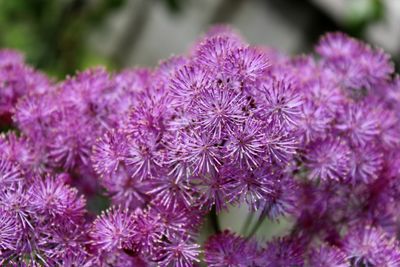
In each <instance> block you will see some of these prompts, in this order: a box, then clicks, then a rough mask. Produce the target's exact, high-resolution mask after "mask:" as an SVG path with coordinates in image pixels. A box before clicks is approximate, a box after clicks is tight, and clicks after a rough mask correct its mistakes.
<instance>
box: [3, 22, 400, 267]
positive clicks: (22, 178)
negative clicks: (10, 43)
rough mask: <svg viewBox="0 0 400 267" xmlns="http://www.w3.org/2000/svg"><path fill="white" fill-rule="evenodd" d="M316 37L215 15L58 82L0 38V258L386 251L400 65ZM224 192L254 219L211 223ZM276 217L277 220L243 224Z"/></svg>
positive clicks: (318, 261)
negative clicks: (237, 227)
mask: <svg viewBox="0 0 400 267" xmlns="http://www.w3.org/2000/svg"><path fill="white" fill-rule="evenodd" d="M315 50H316V53H317V55H313V54H309V55H301V56H294V57H288V56H285V55H282V54H280V53H278V52H276V51H274V50H272V49H269V48H266V47H258V46H251V45H248V44H246V43H245V42H244V40H243V39H242V37H241V36H239V35H238V34H237V33H236V32H235V31H233V30H231V29H230V28H228V27H225V26H217V27H214V28H212V29H211V30H210V31H209V32H208V33H206V34H205V35H204V36H203V37H202V38H201V39H200V40H198V41H197V42H196V44H195V45H194V47H193V48H192V49H191V50H190V53H189V54H188V55H186V56H174V57H171V58H169V59H167V60H165V61H162V62H160V64H159V65H158V66H157V67H156V68H153V69H144V68H136V69H129V70H124V71H122V72H119V73H108V72H107V71H106V70H104V69H101V68H95V69H89V70H87V71H84V72H81V73H77V74H76V75H75V76H74V77H68V78H67V79H66V80H64V81H61V82H57V83H55V82H52V81H51V80H50V79H48V78H46V77H45V76H44V75H43V74H40V73H39V72H36V71H34V70H33V69H32V68H30V67H29V66H27V65H26V64H25V63H24V61H23V57H22V56H21V55H19V54H18V53H16V52H13V51H10V50H5V51H1V52H0V115H5V116H8V117H9V116H12V127H13V128H14V130H10V131H8V132H7V133H3V134H2V135H1V136H0V262H1V263H2V264H5V265H6V264H9V265H18V266H38V265H43V266H165V267H167V266H177V267H189V266H198V265H199V264H201V263H205V264H206V265H207V266H213V267H225V266H232V267H234V266H238V267H239V266H240V267H245V266H260V267H263V266H267V267H280V266H282V267H286V266H294V267H296V266H310V267H323V266H324V267H330V266H332V267H334V266H335V267H346V266H349V267H350V266H354V267H361V266H388V267H389V266H391V267H393V266H400V245H399V243H398V241H397V239H396V236H397V233H398V230H399V226H400V225H399V219H400V217H399V216H397V215H398V214H399V211H400V205H399V204H400V197H399V196H400V182H399V179H400V154H399V152H398V150H399V147H400V121H399V119H400V78H399V77H398V76H396V74H394V67H393V64H392V63H391V61H390V58H389V56H388V55H386V54H385V53H384V52H383V51H382V50H380V49H378V48H375V47H371V46H369V45H367V44H364V43H362V42H360V41H358V40H355V39H353V38H350V37H348V36H346V35H344V34H341V33H330V34H327V35H325V36H324V37H322V38H321V40H320V42H319V43H318V44H317V46H316V49H315ZM3 117H4V116H3ZM3 117H2V118H3ZM4 118H5V117H4ZM3 121H4V122H5V123H10V122H9V121H8V120H6V119H3ZM75 187H76V188H77V189H75ZM98 192H103V193H104V194H105V195H106V196H107V197H109V198H110V200H111V203H112V207H111V208H109V209H108V210H106V211H103V212H102V213H101V214H100V215H98V216H96V215H94V214H92V213H91V212H88V211H86V200H85V198H84V197H83V196H82V194H84V195H85V197H86V198H88V199H91V198H92V197H93V195H95V194H98ZM239 205H240V206H244V207H247V208H248V213H249V218H250V219H251V218H252V217H255V218H256V223H255V226H253V227H247V226H246V228H248V229H249V231H245V232H247V233H241V234H240V233H234V232H233V231H232V230H228V229H222V230H221V229H220V228H219V225H218V214H219V213H220V212H221V211H228V212H229V211H231V207H232V206H239ZM207 216H208V217H209V218H210V219H209V221H210V222H212V223H213V225H214V228H215V234H213V235H211V236H209V237H208V239H207V240H206V242H205V243H204V244H201V243H200V242H199V240H200V239H201V238H199V237H200V236H202V235H204V233H202V229H203V228H204V224H205V222H206V220H205V219H204V218H205V217H207ZM283 217H284V218H285V220H286V221H289V222H290V223H289V224H288V227H287V228H288V229H287V231H286V232H285V233H284V235H283V236H276V237H274V238H273V239H271V240H268V241H265V240H263V238H260V237H258V236H257V235H254V234H255V233H256V232H257V230H260V229H258V227H259V226H260V225H261V223H262V222H263V220H265V219H269V220H271V221H274V222H279V219H280V218H283ZM250 221H251V220H248V222H250ZM250 226H251V225H250ZM258 232H260V231H258Z"/></svg>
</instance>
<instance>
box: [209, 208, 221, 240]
mask: <svg viewBox="0 0 400 267" xmlns="http://www.w3.org/2000/svg"><path fill="white" fill-rule="evenodd" d="M209 216H210V222H211V225H212V227H213V229H214V232H215V233H220V232H221V226H220V225H219V221H218V215H217V210H216V209H215V206H213V207H212V209H211V212H210V214H209Z"/></svg>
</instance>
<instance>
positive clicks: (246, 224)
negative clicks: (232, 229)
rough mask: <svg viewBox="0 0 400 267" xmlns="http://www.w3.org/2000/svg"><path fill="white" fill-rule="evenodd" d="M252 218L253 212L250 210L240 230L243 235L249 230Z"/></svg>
mask: <svg viewBox="0 0 400 267" xmlns="http://www.w3.org/2000/svg"><path fill="white" fill-rule="evenodd" d="M253 218H254V212H252V213H250V214H249V215H247V218H246V220H245V221H244V223H243V227H242V230H241V233H242V234H243V235H246V233H247V231H248V230H249V227H250V224H251V222H252V221H253Z"/></svg>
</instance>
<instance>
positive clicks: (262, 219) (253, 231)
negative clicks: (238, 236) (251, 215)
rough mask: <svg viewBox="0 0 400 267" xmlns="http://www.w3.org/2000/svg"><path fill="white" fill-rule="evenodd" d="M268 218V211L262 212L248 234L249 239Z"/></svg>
mask: <svg viewBox="0 0 400 267" xmlns="http://www.w3.org/2000/svg"><path fill="white" fill-rule="evenodd" d="M266 218H267V213H266V212H263V213H261V214H260V217H259V218H258V221H257V223H256V224H255V225H254V227H253V229H251V231H250V233H249V235H248V236H247V238H248V239H250V238H252V237H253V235H254V234H255V233H256V232H257V230H258V228H260V226H261V225H262V224H263V222H264V221H265V219H266Z"/></svg>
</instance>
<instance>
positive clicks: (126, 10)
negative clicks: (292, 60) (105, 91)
mask: <svg viewBox="0 0 400 267" xmlns="http://www.w3.org/2000/svg"><path fill="white" fill-rule="evenodd" d="M215 23H227V24H230V25H232V26H234V27H235V28H236V29H238V30H239V31H240V32H241V33H242V35H243V36H244V37H245V38H247V40H248V41H249V42H250V43H253V44H254V43H256V44H263V45H267V46H270V47H274V48H277V49H278V50H280V51H282V52H285V53H289V54H293V53H305V52H309V51H311V49H312V47H313V44H314V43H315V42H316V41H317V40H318V38H319V36H320V35H321V34H323V33H325V32H327V31H338V30H339V31H344V32H347V33H348V34H350V35H353V36H356V37H358V38H362V39H364V40H366V41H368V42H370V43H372V44H374V45H378V46H381V47H383V48H384V49H385V50H386V51H388V52H389V53H390V54H392V56H393V58H394V59H395V61H397V63H398V62H399V58H400V1H399V0H57V1H54V0H29V1H26V0H0V47H9V48H16V49H19V50H22V51H23V52H24V53H25V54H26V57H27V60H28V62H29V63H30V64H32V65H33V66H35V67H37V68H39V69H42V70H44V71H45V72H47V73H49V74H51V75H53V76H55V77H58V78H63V77H64V76H65V75H66V74H73V73H75V71H76V70H81V69H85V68H87V67H90V66H93V65H99V64H101V65H106V66H107V67H108V68H109V69H111V70H114V69H121V68H124V67H128V66H137V65H141V66H154V65H156V64H157V62H158V61H159V60H161V59H165V58H167V57H169V56H170V55H171V54H179V53H184V52H186V51H187V50H188V48H189V47H190V46H191V44H192V43H193V42H194V41H195V40H196V39H197V38H198V36H199V34H201V33H203V32H204V31H206V30H207V28H208V27H209V26H210V25H212V24H215Z"/></svg>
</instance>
